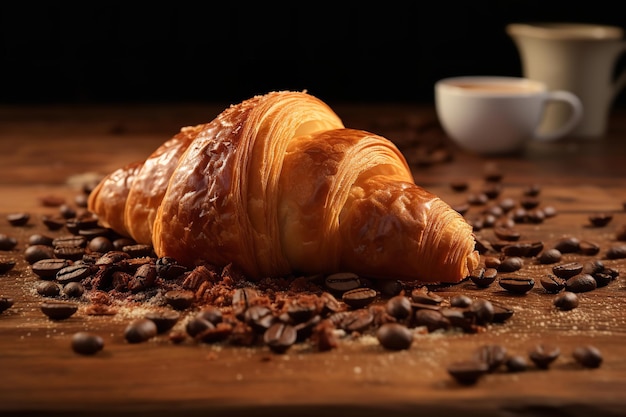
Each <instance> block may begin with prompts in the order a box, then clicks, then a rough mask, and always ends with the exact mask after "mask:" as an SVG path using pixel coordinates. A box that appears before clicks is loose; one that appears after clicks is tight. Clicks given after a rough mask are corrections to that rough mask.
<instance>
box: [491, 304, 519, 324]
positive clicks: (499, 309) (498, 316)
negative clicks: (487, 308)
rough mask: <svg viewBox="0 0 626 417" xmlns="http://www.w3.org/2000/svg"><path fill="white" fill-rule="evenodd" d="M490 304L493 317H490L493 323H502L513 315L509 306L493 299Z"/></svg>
mask: <svg viewBox="0 0 626 417" xmlns="http://www.w3.org/2000/svg"><path fill="white" fill-rule="evenodd" d="M491 305H492V307H493V318H492V319H491V321H492V322H493V323H504V322H505V321H507V320H508V319H510V318H511V317H512V316H513V313H514V310H513V309H512V308H511V307H507V306H505V305H503V304H500V303H498V302H495V301H492V302H491Z"/></svg>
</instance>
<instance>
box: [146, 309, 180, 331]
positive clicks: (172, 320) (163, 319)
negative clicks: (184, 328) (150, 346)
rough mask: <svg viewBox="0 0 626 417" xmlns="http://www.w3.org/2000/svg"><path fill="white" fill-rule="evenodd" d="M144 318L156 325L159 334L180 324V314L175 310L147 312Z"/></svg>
mask: <svg viewBox="0 0 626 417" xmlns="http://www.w3.org/2000/svg"><path fill="white" fill-rule="evenodd" d="M144 317H145V318H147V319H148V320H152V321H153V322H154V324H156V326H157V333H165V332H167V331H168V330H170V329H171V328H172V327H174V325H175V324H176V323H177V322H178V319H179V318H180V313H178V312H177V311H174V310H157V311H149V312H147V313H146V315H145V316H144Z"/></svg>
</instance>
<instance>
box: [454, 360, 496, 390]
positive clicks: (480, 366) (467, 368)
mask: <svg viewBox="0 0 626 417" xmlns="http://www.w3.org/2000/svg"><path fill="white" fill-rule="evenodd" d="M446 370H447V371H448V374H450V375H451V376H452V377H453V378H454V379H455V380H456V381H457V382H458V383H459V384H462V385H474V384H476V383H477V382H478V380H479V379H480V378H481V377H482V376H483V375H485V374H486V373H487V372H488V371H489V365H487V364H486V363H485V362H483V361H480V360H476V359H472V360H462V361H456V362H453V363H451V364H450V365H448V367H447V368H446Z"/></svg>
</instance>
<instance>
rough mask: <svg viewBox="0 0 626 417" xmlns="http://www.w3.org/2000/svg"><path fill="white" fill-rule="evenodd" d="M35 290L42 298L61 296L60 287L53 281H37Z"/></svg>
mask: <svg viewBox="0 0 626 417" xmlns="http://www.w3.org/2000/svg"><path fill="white" fill-rule="evenodd" d="M36 289H37V293H38V294H39V295H42V296H44V297H56V296H57V295H59V294H61V287H60V286H59V284H57V283H56V282H54V281H39V282H38V283H37V286H36Z"/></svg>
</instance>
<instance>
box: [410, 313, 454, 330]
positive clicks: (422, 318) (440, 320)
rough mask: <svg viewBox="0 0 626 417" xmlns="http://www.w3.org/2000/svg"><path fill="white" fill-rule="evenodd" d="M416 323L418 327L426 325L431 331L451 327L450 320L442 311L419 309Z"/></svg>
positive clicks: (416, 314) (415, 319)
mask: <svg viewBox="0 0 626 417" xmlns="http://www.w3.org/2000/svg"><path fill="white" fill-rule="evenodd" d="M414 325H415V326H416V327H421V326H424V327H426V329H427V330H428V332H429V333H432V332H434V331H437V330H446V329H449V328H450V320H448V319H447V318H446V317H445V316H444V315H443V314H442V313H441V311H438V310H429V309H419V310H417V311H415V318H414Z"/></svg>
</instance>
